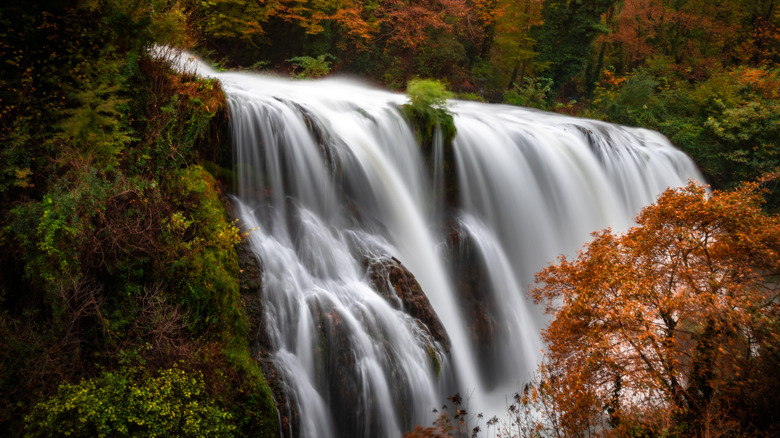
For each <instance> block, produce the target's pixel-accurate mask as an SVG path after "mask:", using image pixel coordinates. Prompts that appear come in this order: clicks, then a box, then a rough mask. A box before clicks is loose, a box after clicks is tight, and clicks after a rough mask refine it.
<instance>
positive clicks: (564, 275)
mask: <svg viewBox="0 0 780 438" xmlns="http://www.w3.org/2000/svg"><path fill="white" fill-rule="evenodd" d="M762 201H763V197H762V193H761V189H760V186H759V184H758V183H750V184H745V185H743V186H741V187H740V188H739V189H737V190H734V191H728V192H714V193H711V194H710V193H708V192H707V191H706V190H705V188H703V187H702V186H699V185H696V184H694V183H690V184H689V185H688V186H687V187H685V188H681V189H670V190H667V191H666V192H664V193H663V194H662V195H661V196H660V197H659V198H658V201H657V203H656V204H654V205H652V206H650V207H647V208H645V209H644V210H643V211H642V212H641V213H640V214H639V216H638V217H637V219H636V221H637V223H638V226H636V227H634V228H631V229H630V230H628V231H627V232H626V233H624V234H615V233H613V232H612V231H611V230H609V229H607V230H603V231H601V232H597V233H594V240H593V241H592V242H591V243H589V244H587V245H585V247H584V248H583V249H582V250H581V251H580V252H579V253H578V255H577V257H576V258H573V259H569V258H566V257H561V258H560V259H559V261H558V263H557V264H556V265H553V266H550V267H548V268H546V269H544V270H543V271H541V272H540V273H539V274H537V278H536V280H537V285H536V286H535V287H534V288H533V289H532V291H531V295H532V297H533V298H534V300H535V301H536V302H537V303H541V302H543V303H545V304H546V310H547V312H549V313H551V314H552V315H553V316H554V320H553V321H552V322H551V323H550V326H549V327H548V328H547V329H546V330H545V331H544V333H543V336H544V339H545V341H546V342H547V344H548V348H547V351H546V353H545V360H544V363H543V365H542V373H541V374H542V381H541V384H540V386H539V390H540V393H541V394H542V396H543V399H544V402H545V403H552V404H554V406H555V407H556V412H557V413H556V418H555V420H556V421H557V422H558V424H557V427H558V428H559V430H558V431H559V432H562V433H564V434H565V435H567V436H581V435H586V434H593V433H596V434H608V435H612V434H614V435H632V436H633V435H636V434H638V433H639V434H640V435H641V433H649V434H652V435H655V434H663V433H667V434H669V433H671V434H673V435H688V436H698V435H701V436H705V435H706V436H715V434H714V432H718V433H726V434H731V435H732V436H733V435H734V434H737V433H749V434H755V433H757V432H759V431H765V432H766V431H771V430H772V428H773V427H776V426H775V423H777V421H778V420H777V419H773V416H774V415H776V414H774V413H773V412H777V411H774V409H777V408H778V406H777V405H778V402H777V396H776V394H773V393H772V391H774V390H776V389H777V388H778V381H780V378H779V376H778V374H780V366H778V365H780V348H779V346H780V330H779V329H780V302H778V292H779V291H780V285H779V284H778V283H780V280H779V279H778V275H779V274H780V256H779V254H780V216H777V215H774V216H772V215H768V214H767V213H765V212H764V211H762V209H761V203H762ZM762 392H763V393H764V395H766V397H762V396H761V393H762ZM640 432H641V433H640ZM774 432H777V429H774ZM769 433H772V432H769ZM637 436H639V435H637Z"/></svg>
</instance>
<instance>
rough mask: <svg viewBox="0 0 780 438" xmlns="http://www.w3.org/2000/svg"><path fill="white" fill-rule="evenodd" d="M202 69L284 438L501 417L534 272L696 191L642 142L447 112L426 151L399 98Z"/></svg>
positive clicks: (528, 366)
mask: <svg viewBox="0 0 780 438" xmlns="http://www.w3.org/2000/svg"><path fill="white" fill-rule="evenodd" d="M197 69H198V70H199V73H200V74H203V75H207V76H213V77H216V78H217V79H219V80H220V81H221V83H222V87H223V89H224V91H225V93H226V95H227V98H228V102H229V112H230V120H231V125H232V138H233V150H234V159H233V164H234V171H235V173H236V175H237V176H236V187H237V193H235V202H236V204H237V206H238V212H239V213H238V214H239V219H240V221H241V223H242V226H243V227H244V229H245V230H248V236H249V237H248V239H249V241H250V244H251V248H252V250H253V251H254V253H255V254H256V256H257V258H258V260H259V261H260V263H261V265H262V269H263V277H262V291H258V292H257V293H259V294H261V295H262V301H263V306H264V312H265V325H266V326H265V327H259V328H257V329H258V330H264V331H265V333H266V336H267V337H268V338H269V340H270V344H271V350H272V351H271V357H272V360H273V363H274V364H275V366H276V368H277V369H278V370H279V372H280V374H281V376H282V377H281V379H282V381H283V384H284V388H285V397H284V398H285V399H286V400H285V401H284V403H280V405H281V406H280V411H281V412H282V415H284V416H286V417H288V418H289V421H288V422H286V425H285V427H284V429H285V430H283V431H282V432H283V433H285V434H297V435H300V436H302V437H325V438H327V437H399V436H401V435H402V434H403V433H404V432H405V431H408V430H411V429H412V428H413V427H414V426H415V425H424V426H427V425H430V424H431V423H432V422H433V420H434V419H435V418H436V415H437V414H436V413H434V409H435V408H439V409H441V407H442V405H443V404H447V403H448V401H447V396H449V395H453V394H455V393H456V392H457V393H460V395H461V396H462V397H463V399H464V402H465V401H466V400H467V401H468V408H469V410H470V411H471V412H478V411H479V412H484V413H485V414H486V415H493V414H498V413H501V412H505V411H506V400H507V399H509V400H511V398H512V395H513V394H514V393H515V392H517V391H518V390H519V388H521V387H522V385H523V383H524V382H525V381H527V380H529V378H530V377H531V375H532V373H533V372H534V370H535V368H536V366H537V364H538V362H539V360H540V358H541V350H542V348H543V344H542V342H541V339H540V331H541V329H542V328H543V327H544V325H545V324H546V319H545V316H544V315H543V313H542V311H541V309H539V308H537V307H536V306H534V305H533V303H532V302H530V301H529V300H528V299H527V298H526V296H525V295H526V292H527V286H528V285H529V284H530V283H532V282H533V276H534V273H535V272H537V271H538V270H540V269H541V268H543V267H545V266H546V265H547V264H548V263H549V262H550V261H553V260H555V258H556V257H557V256H558V255H559V254H564V253H565V254H572V253H573V252H574V251H576V250H577V249H578V248H579V247H580V246H581V245H582V244H583V243H584V242H586V241H587V240H588V239H589V233H591V232H592V231H595V230H598V229H601V228H604V227H607V226H610V227H612V228H613V229H616V230H623V229H626V228H628V227H629V226H630V225H631V223H632V218H633V216H634V215H636V214H637V213H638V212H639V210H640V209H641V208H642V207H643V206H645V205H648V204H650V203H652V202H653V201H654V200H655V197H656V196H657V195H658V194H660V193H661V192H662V191H663V190H665V189H666V188H667V187H670V186H672V187H675V186H682V185H685V184H686V183H687V181H688V180H689V179H697V180H701V175H700V174H699V173H698V172H697V170H696V168H695V166H694V164H693V163H692V161H691V160H690V159H689V158H688V157H687V156H686V155H685V154H683V153H682V152H680V151H679V150H677V149H675V148H674V147H673V146H672V145H671V144H670V143H669V141H668V140H667V139H666V138H664V137H663V136H661V135H660V134H658V133H656V132H653V131H648V130H643V129H636V128H627V127H622V126H617V125H612V124H607V123H603V122H598V121H593V120H584V119H576V118H571V117H565V116H561V115H557V114H551V113H545V112H540V111H536V110H530V109H524V108H519V107H513V106H506V105H491V104H483V103H474V102H461V101H453V102H451V103H450V104H451V106H450V109H451V111H452V113H453V115H454V120H455V125H456V128H457V135H456V137H455V140H454V142H453V143H452V145H451V146H447V145H444V144H443V142H442V141H441V139H440V138H439V139H438V141H434V143H435V144H434V145H433V147H432V148H431V149H430V152H429V154H430V155H431V156H429V157H426V156H424V153H423V148H421V146H420V145H419V144H418V143H417V140H416V137H415V134H414V131H413V130H412V127H411V126H410V125H409V123H408V122H407V121H406V120H405V119H404V117H403V116H402V113H401V112H400V111H399V106H400V105H403V104H404V103H405V102H406V100H407V99H406V97H405V96H404V95H401V94H396V93H390V92H386V91H381V90H377V89H374V88H371V87H369V86H366V85H363V84H361V83H359V82H356V81H353V80H348V79H325V80H318V81H293V80H288V79H282V78H277V77H270V76H260V75H254V74H249V73H217V72H214V71H212V70H210V69H208V68H207V67H205V66H203V65H198V66H197ZM447 147H451V150H449V151H445V150H444V148H447ZM448 159H449V161H450V162H447V160H448ZM445 169H446V170H445ZM448 172H449V174H450V175H447V173H448ZM453 173H454V175H455V177H452V174H453ZM447 184H450V185H456V187H454V190H455V193H456V194H457V196H456V199H455V200H454V201H453V200H449V201H447V200H446V199H447V198H448V196H447V195H445V193H444V192H445V191H447V190H449V191H452V190H453V187H445V186H446V185H447ZM450 198H452V196H450ZM415 280H416V281H415ZM399 285H400V286H399ZM423 293H424V296H423ZM418 295H419V296H418ZM414 303H416V304H414ZM412 306H415V307H413V308H412ZM431 309H432V310H431ZM437 327H440V329H438V328H437Z"/></svg>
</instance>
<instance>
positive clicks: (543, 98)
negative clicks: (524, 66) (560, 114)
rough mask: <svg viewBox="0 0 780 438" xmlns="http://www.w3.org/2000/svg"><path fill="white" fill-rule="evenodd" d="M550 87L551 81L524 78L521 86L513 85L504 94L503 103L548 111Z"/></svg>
mask: <svg viewBox="0 0 780 438" xmlns="http://www.w3.org/2000/svg"><path fill="white" fill-rule="evenodd" d="M552 85H553V83H552V79H548V78H537V79H534V78H531V77H526V78H525V80H524V83H523V85H515V86H514V87H513V88H512V89H511V90H509V91H507V92H506V93H505V94H504V103H508V104H510V105H517V106H527V107H531V108H538V109H541V110H545V111H546V110H549V109H550V103H549V100H550V93H551V92H552Z"/></svg>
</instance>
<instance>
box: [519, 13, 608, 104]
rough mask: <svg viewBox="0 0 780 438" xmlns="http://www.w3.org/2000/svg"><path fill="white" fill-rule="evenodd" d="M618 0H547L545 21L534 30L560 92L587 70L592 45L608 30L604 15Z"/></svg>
mask: <svg viewBox="0 0 780 438" xmlns="http://www.w3.org/2000/svg"><path fill="white" fill-rule="evenodd" d="M616 3H617V0H590V1H568V0H544V3H543V5H542V19H543V23H542V24H541V26H539V27H537V28H535V29H534V32H533V36H534V39H535V40H536V41H537V45H536V50H537V51H538V52H539V60H540V61H541V62H545V63H549V66H550V67H549V68H550V71H549V74H550V76H551V78H552V80H553V87H554V88H553V89H554V91H555V92H556V93H557V92H558V91H559V90H561V88H562V87H564V86H566V85H567V84H570V83H571V82H572V81H573V79H574V78H578V77H580V76H581V75H582V74H583V73H584V70H585V65H586V64H587V63H588V60H589V59H590V56H591V44H592V43H593V41H594V40H595V38H596V37H597V36H598V35H600V34H603V33H606V32H607V31H608V29H606V28H604V26H602V24H601V16H602V14H604V13H605V12H606V11H607V10H608V9H609V8H610V7H612V6H614V5H615V4H616ZM568 94H572V92H571V91H569V92H568Z"/></svg>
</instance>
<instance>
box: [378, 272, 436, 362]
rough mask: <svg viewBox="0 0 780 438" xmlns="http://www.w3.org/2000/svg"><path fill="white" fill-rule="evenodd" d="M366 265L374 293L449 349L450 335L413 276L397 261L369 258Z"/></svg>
mask: <svg viewBox="0 0 780 438" xmlns="http://www.w3.org/2000/svg"><path fill="white" fill-rule="evenodd" d="M364 263H365V265H366V274H367V277H368V279H369V280H370V281H371V284H372V285H373V286H374V290H376V291H377V292H378V293H379V294H380V295H382V296H383V297H384V298H385V299H386V300H387V301H388V302H389V303H390V304H391V305H392V306H393V307H395V308H396V309H399V310H403V311H404V312H406V313H407V314H408V315H410V316H412V317H413V318H415V319H416V320H417V322H418V323H419V324H421V326H422V327H423V328H424V329H425V330H426V331H427V332H428V333H429V334H430V335H431V337H432V338H433V339H434V340H435V341H436V342H438V343H439V344H440V345H443V346H445V348H447V347H446V346H448V345H449V340H448V338H447V332H446V331H445V330H444V326H443V325H442V323H441V321H440V320H439V317H438V315H436V312H435V311H434V310H433V307H432V306H431V303H430V301H428V297H426V296H425V293H424V292H423V290H422V287H420V284H419V283H418V282H417V280H416V279H415V278H414V275H413V274H412V273H411V272H409V270H408V269H406V267H404V265H403V264H401V262H400V261H399V260H398V259H396V258H395V257H369V258H367V259H366V260H365V262H364Z"/></svg>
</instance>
